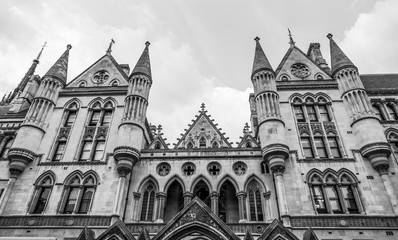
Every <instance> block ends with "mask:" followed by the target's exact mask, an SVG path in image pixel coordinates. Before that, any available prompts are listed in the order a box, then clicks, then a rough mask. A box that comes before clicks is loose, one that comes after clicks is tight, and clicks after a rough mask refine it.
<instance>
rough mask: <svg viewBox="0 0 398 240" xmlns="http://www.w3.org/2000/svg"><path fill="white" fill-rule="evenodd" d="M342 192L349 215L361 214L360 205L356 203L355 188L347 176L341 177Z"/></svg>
mask: <svg viewBox="0 0 398 240" xmlns="http://www.w3.org/2000/svg"><path fill="white" fill-rule="evenodd" d="M341 184H342V186H341V192H342V193H343V199H344V203H345V205H346V207H347V211H348V212H349V213H359V209H358V205H357V203H356V201H355V195H354V191H355V190H354V186H353V184H352V181H351V179H350V178H349V177H348V176H347V175H343V176H342V177H341Z"/></svg>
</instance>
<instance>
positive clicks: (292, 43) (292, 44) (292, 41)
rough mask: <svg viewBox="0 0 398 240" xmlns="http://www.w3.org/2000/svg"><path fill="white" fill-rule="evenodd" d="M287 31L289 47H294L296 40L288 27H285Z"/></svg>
mask: <svg viewBox="0 0 398 240" xmlns="http://www.w3.org/2000/svg"><path fill="white" fill-rule="evenodd" d="M287 31H288V32H289V44H290V47H294V46H295V43H296V42H295V41H294V40H293V36H292V33H291V32H290V29H289V28H288V29H287Z"/></svg>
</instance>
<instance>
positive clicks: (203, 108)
mask: <svg viewBox="0 0 398 240" xmlns="http://www.w3.org/2000/svg"><path fill="white" fill-rule="evenodd" d="M204 111H206V105H205V104H204V103H202V104H200V112H204Z"/></svg>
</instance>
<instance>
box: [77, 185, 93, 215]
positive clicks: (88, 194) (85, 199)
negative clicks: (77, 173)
mask: <svg viewBox="0 0 398 240" xmlns="http://www.w3.org/2000/svg"><path fill="white" fill-rule="evenodd" d="M93 195H94V179H93V178H91V177H90V178H88V179H86V180H85V181H84V185H83V190H82V200H81V203H80V207H79V213H88V211H89V210H90V205H91V201H92V198H93Z"/></svg>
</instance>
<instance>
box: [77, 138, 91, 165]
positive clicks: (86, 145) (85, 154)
mask: <svg viewBox="0 0 398 240" xmlns="http://www.w3.org/2000/svg"><path fill="white" fill-rule="evenodd" d="M92 145H93V142H91V141H85V142H83V147H82V153H81V154H80V161H87V160H88V159H89V158H90V151H91V146H92Z"/></svg>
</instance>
